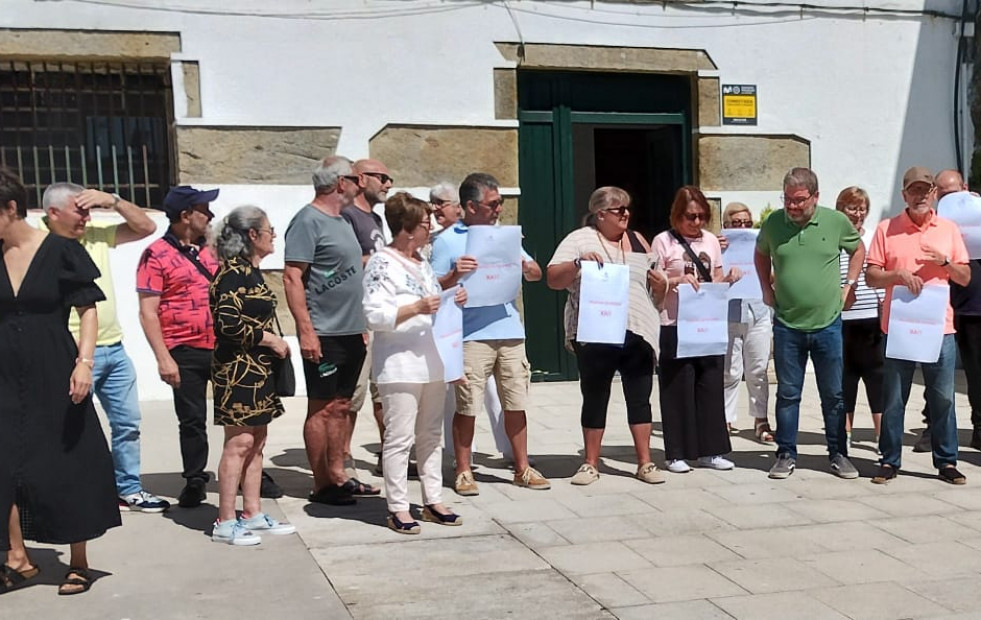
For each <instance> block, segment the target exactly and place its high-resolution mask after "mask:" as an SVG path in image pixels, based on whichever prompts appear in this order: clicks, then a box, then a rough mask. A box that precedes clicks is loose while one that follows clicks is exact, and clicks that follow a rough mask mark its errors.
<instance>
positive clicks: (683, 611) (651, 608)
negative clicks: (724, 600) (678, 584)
mask: <svg viewBox="0 0 981 620" xmlns="http://www.w3.org/2000/svg"><path fill="white" fill-rule="evenodd" d="M611 611H612V613H613V615H615V616H616V617H617V618H619V619H620V620H651V619H652V618H664V619H665V620H732V616H730V615H729V614H727V613H726V612H724V611H722V610H721V609H719V608H718V607H716V606H715V605H713V604H712V603H710V602H709V601H704V600H698V601H684V602H681V603H660V604H656V605H641V606H639V607H618V608H615V609H612V610H611Z"/></svg>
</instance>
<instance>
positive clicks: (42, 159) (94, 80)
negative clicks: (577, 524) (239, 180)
mask: <svg viewBox="0 0 981 620" xmlns="http://www.w3.org/2000/svg"><path fill="white" fill-rule="evenodd" d="M171 118H173V112H172V109H171V89H170V67H169V65H167V64H166V63H158V64H146V63H141V64H136V63H108V62H41V61H39V62H27V61H24V62H20V61H7V62H0V164H2V165H4V166H7V167H9V168H11V169H13V170H14V171H16V172H17V173H18V174H19V175H20V177H21V179H22V180H23V181H24V184H25V185H26V186H27V187H28V189H29V190H30V193H31V195H32V196H33V197H34V198H35V199H36V200H37V203H36V204H35V205H32V206H39V205H40V202H41V192H42V191H43V190H44V188H45V187H46V186H47V185H49V184H50V183H54V182H58V181H71V182H74V183H78V184H80V185H84V186H86V187H97V188H99V189H102V190H104V191H108V192H115V193H118V194H120V195H121V196H122V197H123V198H125V199H127V200H129V201H131V202H133V203H135V204H138V205H141V206H144V207H149V206H151V205H160V204H161V203H162V202H163V196H164V194H165V193H166V191H167V189H168V187H169V186H170V184H171V181H172V179H171V151H170V135H169V132H170V119H171Z"/></svg>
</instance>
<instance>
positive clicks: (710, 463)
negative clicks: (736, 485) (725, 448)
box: [698, 455, 736, 471]
mask: <svg viewBox="0 0 981 620" xmlns="http://www.w3.org/2000/svg"><path fill="white" fill-rule="evenodd" d="M698 466H699V467H708V468H709V469H718V470H719V471H728V470H730V469H732V468H733V467H735V466H736V464H735V463H733V462H732V461H730V460H729V459H727V458H725V457H722V456H718V455H717V456H700V457H698Z"/></svg>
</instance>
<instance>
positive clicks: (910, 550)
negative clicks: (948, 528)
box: [889, 541, 981, 594]
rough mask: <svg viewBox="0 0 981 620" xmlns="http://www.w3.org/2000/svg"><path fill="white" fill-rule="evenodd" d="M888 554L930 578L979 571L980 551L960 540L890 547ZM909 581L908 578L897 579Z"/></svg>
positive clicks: (980, 562) (980, 563) (980, 569)
mask: <svg viewBox="0 0 981 620" xmlns="http://www.w3.org/2000/svg"><path fill="white" fill-rule="evenodd" d="M889 555H891V556H893V557H895V558H896V559H898V560H901V561H902V562H905V563H906V564H907V565H909V566H911V567H915V568H916V569H918V570H920V571H923V572H925V573H927V574H929V575H930V577H932V578H937V577H955V576H959V575H969V574H974V575H975V577H977V573H978V572H981V553H978V550H977V549H975V548H972V547H970V546H968V545H965V544H962V543H960V542H953V541H948V542H936V543H924V544H919V545H907V546H906V547H902V548H896V549H890V550H889ZM897 580H899V581H910V580H908V579H906V580H903V579H897ZM975 594H976V593H975Z"/></svg>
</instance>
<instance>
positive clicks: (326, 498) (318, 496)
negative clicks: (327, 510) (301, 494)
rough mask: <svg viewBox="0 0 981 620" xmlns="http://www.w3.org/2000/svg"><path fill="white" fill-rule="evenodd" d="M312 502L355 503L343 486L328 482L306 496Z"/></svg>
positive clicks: (345, 504) (333, 504)
mask: <svg viewBox="0 0 981 620" xmlns="http://www.w3.org/2000/svg"><path fill="white" fill-rule="evenodd" d="M307 499H308V500H309V501H310V502H311V503H313V504H328V505H330V506H351V505H353V504H355V503H357V500H355V499H354V496H353V495H351V492H350V491H349V490H348V489H347V488H346V487H345V486H344V485H341V486H337V485H334V484H328V485H327V486H325V487H324V488H322V489H320V490H319V491H315V492H313V493H311V494H310V496H309V497H308V498H307Z"/></svg>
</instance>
